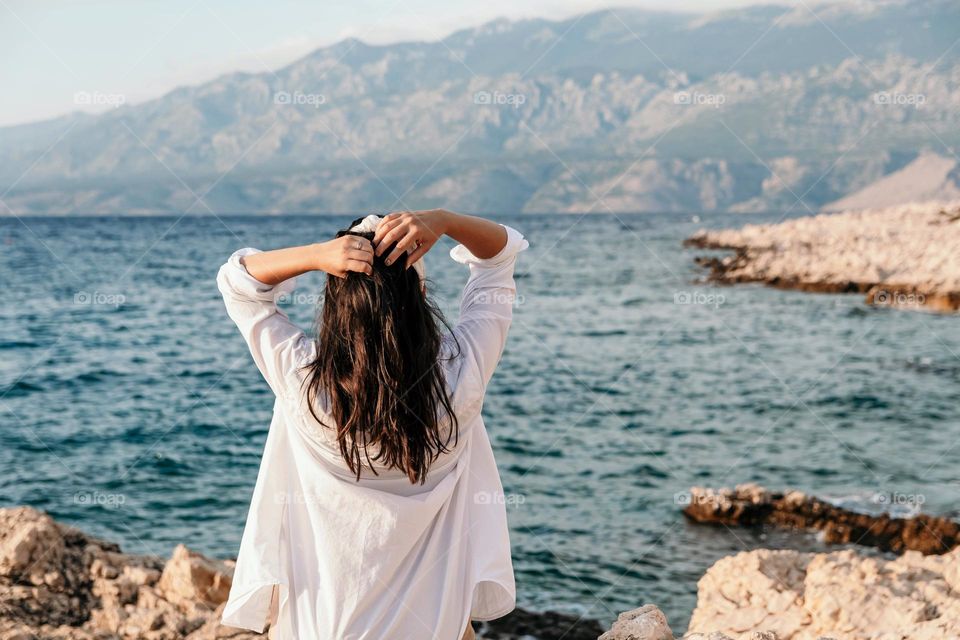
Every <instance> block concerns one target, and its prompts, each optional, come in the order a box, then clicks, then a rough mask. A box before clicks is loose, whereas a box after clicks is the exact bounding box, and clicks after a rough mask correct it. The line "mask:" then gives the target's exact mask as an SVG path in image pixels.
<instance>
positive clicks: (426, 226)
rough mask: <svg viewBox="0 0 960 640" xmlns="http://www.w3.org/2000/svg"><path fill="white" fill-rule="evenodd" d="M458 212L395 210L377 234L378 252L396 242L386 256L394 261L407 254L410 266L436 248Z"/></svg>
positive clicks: (388, 260) (391, 261)
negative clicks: (451, 219) (397, 211)
mask: <svg viewBox="0 0 960 640" xmlns="http://www.w3.org/2000/svg"><path fill="white" fill-rule="evenodd" d="M454 215H455V214H453V213H451V212H449V211H446V210H445V209H429V210H427V211H404V212H402V213H391V214H389V215H387V216H385V217H384V218H383V220H382V221H381V222H380V225H379V226H378V227H377V233H376V235H375V236H374V237H373V243H374V244H375V245H376V247H377V255H383V253H384V252H385V251H386V250H387V249H389V248H390V247H392V246H393V245H394V243H396V247H395V248H394V250H393V251H392V252H390V255H388V256H387V257H386V259H385V262H386V263H387V264H388V265H391V264H393V263H394V262H395V261H396V260H397V259H399V258H400V257H401V256H402V255H404V254H406V255H407V262H406V265H405V266H407V267H409V266H410V265H412V264H413V263H414V262H416V261H417V260H419V259H420V258H422V257H423V256H424V255H425V254H426V253H427V251H430V249H431V248H433V245H435V244H436V243H437V240H439V239H440V236H442V235H443V234H444V233H445V232H446V227H447V222H448V220H449V218H450V217H451V216H454Z"/></svg>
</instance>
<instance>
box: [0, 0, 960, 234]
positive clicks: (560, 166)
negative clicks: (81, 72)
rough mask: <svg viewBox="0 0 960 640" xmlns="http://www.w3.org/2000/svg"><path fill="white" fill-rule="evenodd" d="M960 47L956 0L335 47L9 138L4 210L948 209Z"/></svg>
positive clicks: (18, 130)
mask: <svg viewBox="0 0 960 640" xmlns="http://www.w3.org/2000/svg"><path fill="white" fill-rule="evenodd" d="M958 38H960V3H958V2H956V1H955V0H930V1H925V2H919V1H916V2H911V1H907V0H879V1H862V2H861V1H850V2H842V3H814V2H812V1H807V2H805V1H804V0H800V2H799V3H798V4H796V5H791V6H776V5H765V6H753V7H747V8H743V9H736V10H730V11H724V12H720V13H710V14H702V15H694V14H688V13H672V12H654V11H647V10H639V9H625V8H624V9H616V8H614V9H607V10H603V11H597V12H593V13H587V14H584V15H580V16H576V17H573V18H570V19H566V20H562V21H550V20H546V19H529V20H520V21H507V20H496V21H493V22H490V23H487V24H484V25H482V26H480V27H477V28H472V29H466V30H462V31H458V32H456V33H453V34H452V35H450V36H448V37H446V38H444V39H442V40H439V41H435V42H402V43H396V44H389V45H378V46H374V45H370V44H366V43H364V42H361V41H359V40H355V39H351V40H345V41H342V42H339V43H336V44H334V45H332V46H329V47H324V48H321V49H318V50H316V51H314V52H313V53H311V54H309V55H307V56H305V57H303V58H302V59H300V60H297V61H296V62H294V63H292V64H290V65H288V66H286V67H283V68H281V69H277V70H275V71H273V72H264V73H257V74H252V73H236V74H231V75H226V76H223V77H220V78H218V79H216V80H214V81H211V82H208V83H205V84H201V85H198V86H192V87H182V88H178V89H176V90H174V91H171V92H170V93H168V94H166V95H164V96H162V97H160V98H157V99H155V100H151V101H149V102H145V103H142V104H136V105H123V106H120V107H118V108H116V109H112V110H110V111H109V112H106V113H103V114H99V115H88V114H83V113H75V114H71V115H69V116H65V117H62V118H58V119H55V120H50V121H46V122H40V123H34V124H27V125H19V126H13V127H5V128H0V193H3V190H6V193H5V194H4V195H3V196H2V201H3V203H4V204H5V205H6V206H5V207H0V212H4V213H11V212H12V213H15V214H17V215H31V214H70V213H81V214H83V213H90V214H122V215H127V214H150V213H183V212H187V213H197V214H204V213H217V214H221V213H245V212H263V213H286V212H316V213H346V212H350V213H355V212H366V211H383V210H395V209H418V208H426V207H433V206H446V207H449V208H455V209H459V210H463V211H468V212H477V213H503V212H557V213H582V212H601V213H602V212H610V211H613V212H644V211H658V212H671V211H676V212H698V211H719V210H723V211H741V212H752V211H769V210H780V211H788V210H797V211H816V210H820V209H832V208H840V207H847V206H861V205H863V206H873V205H874V204H894V203H896V202H899V201H906V200H911V199H914V198H918V197H923V198H937V197H956V194H957V193H958V190H960V187H958V184H960V162H958V160H957V157H956V155H955V152H954V151H953V149H955V148H956V147H957V145H958V144H960V43H958V42H957V39H958ZM96 98H97V94H96V93H95V92H91V93H84V94H83V95H80V94H78V100H79V101H84V100H93V99H96ZM7 185H12V188H7Z"/></svg>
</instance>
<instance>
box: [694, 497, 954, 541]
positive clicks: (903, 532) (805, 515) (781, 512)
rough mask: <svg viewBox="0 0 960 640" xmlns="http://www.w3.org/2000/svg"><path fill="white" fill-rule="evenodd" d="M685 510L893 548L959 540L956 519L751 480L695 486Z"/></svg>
mask: <svg viewBox="0 0 960 640" xmlns="http://www.w3.org/2000/svg"><path fill="white" fill-rule="evenodd" d="M683 513H684V515H686V516H687V517H688V518H690V519H692V520H694V521H696V522H700V523H705V524H717V525H726V526H744V527H756V526H763V525H770V526H777V527H787V528H792V529H807V530H816V531H822V532H823V535H824V538H825V540H826V541H827V542H830V543H837V544H846V543H854V544H862V545H867V546H872V547H877V548H879V549H882V550H883V551H893V552H896V553H902V552H904V551H908V550H912V551H919V552H921V553H924V554H936V553H946V552H948V551H950V550H951V549H954V548H956V547H957V546H958V545H960V524H958V523H956V522H954V521H952V520H950V519H948V518H938V517H934V516H929V515H925V514H919V515H916V516H914V517H912V518H893V517H891V516H889V515H887V514H881V515H878V516H874V515H870V514H865V513H857V512H854V511H850V510H848V509H843V508H841V507H837V506H834V505H832V504H830V503H829V502H826V501H824V500H820V499H818V498H815V497H813V496H808V495H806V494H804V493H801V492H800V491H788V492H785V493H780V492H774V491H767V490H766V489H764V488H763V487H760V486H758V485H755V484H742V485H738V486H737V487H736V488H734V489H716V490H715V489H704V488H701V487H694V488H692V489H691V490H690V495H689V503H688V504H687V506H686V507H685V508H684V510H683Z"/></svg>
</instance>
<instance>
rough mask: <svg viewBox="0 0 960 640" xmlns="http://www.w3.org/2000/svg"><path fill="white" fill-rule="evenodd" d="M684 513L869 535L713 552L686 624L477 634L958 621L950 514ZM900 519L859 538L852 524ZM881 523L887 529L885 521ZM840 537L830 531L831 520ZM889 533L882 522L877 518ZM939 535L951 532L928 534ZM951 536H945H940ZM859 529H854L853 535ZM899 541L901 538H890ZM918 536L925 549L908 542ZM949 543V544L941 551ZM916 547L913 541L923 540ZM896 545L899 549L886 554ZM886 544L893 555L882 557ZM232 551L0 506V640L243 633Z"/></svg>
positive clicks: (582, 635) (762, 502) (624, 635)
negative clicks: (99, 530) (809, 548)
mask: <svg viewBox="0 0 960 640" xmlns="http://www.w3.org/2000/svg"><path fill="white" fill-rule="evenodd" d="M690 495H691V502H690V504H689V505H688V507H687V508H686V509H685V515H686V516H687V517H688V518H690V519H691V520H693V521H694V522H698V523H705V524H710V525H719V526H726V527H730V526H747V527H758V526H777V527H785V528H789V529H809V528H815V529H819V530H821V531H826V532H827V535H826V538H827V542H863V543H867V544H873V545H874V546H877V547H878V548H879V549H881V550H882V551H886V552H887V554H886V555H885V556H878V555H877V554H876V553H872V554H871V553H861V552H859V551H857V550H855V549H851V548H846V549H842V550H837V551H829V552H823V553H806V552H799V551H795V550H789V549H787V550H775V549H756V550H753V551H744V552H741V553H737V554H735V555H731V556H726V557H723V558H720V559H719V560H718V561H717V562H715V563H714V564H713V566H711V567H710V568H709V569H708V570H707V571H706V573H705V574H704V575H703V576H702V577H701V579H700V580H699V582H698V584H697V604H696V608H695V610H694V612H693V615H692V617H691V620H690V625H689V628H688V629H687V632H686V634H685V635H683V636H674V635H673V632H672V630H671V629H670V627H669V624H668V622H667V619H666V616H665V615H664V614H663V612H662V611H660V609H658V608H657V607H656V606H655V605H653V604H645V605H643V606H641V607H639V608H637V609H634V610H631V611H627V612H625V613H622V614H621V615H620V616H619V617H618V619H617V620H616V621H615V622H614V623H613V625H612V627H611V628H610V629H609V630H608V631H606V632H604V630H603V627H602V626H601V625H600V623H599V622H597V621H595V620H589V619H583V618H577V617H576V616H571V615H568V614H562V613H556V612H542V613H538V612H530V611H525V610H523V609H517V610H516V611H514V612H513V613H511V614H509V615H508V616H506V617H504V618H501V619H499V620H496V621H492V622H488V623H482V624H476V623H475V628H477V630H478V638H481V639H487V640H531V639H533V640H537V639H539V640H549V639H555V638H560V637H562V638H564V640H588V639H592V638H597V637H599V638H600V639H601V640H674V638H675V637H677V638H679V637H682V638H683V639H684V640H746V639H748V638H749V639H750V640H815V639H819V638H832V639H834V640H866V639H867V638H871V639H872V638H880V637H884V638H886V637H890V638H901V637H910V638H912V639H929V640H934V639H943V638H956V637H957V636H956V635H950V633H954V634H956V631H955V630H957V629H960V539H958V538H957V537H956V534H957V533H958V532H960V525H958V524H957V523H956V522H953V521H952V520H949V519H946V518H935V517H931V516H914V517H912V518H903V519H896V518H890V517H888V516H885V515H880V516H869V515H863V514H854V513H853V512H849V511H846V510H844V509H841V508H839V507H835V506H831V505H830V504H829V503H826V502H824V501H822V500H819V499H817V498H814V497H811V496H805V495H804V494H800V493H799V492H795V491H787V492H771V491H767V490H766V489H763V488H762V487H758V486H756V485H740V486H738V487H736V488H735V489H732V490H730V489H719V490H712V489H700V488H693V489H692V490H691V492H690ZM858 515H859V516H862V517H864V518H867V519H868V520H865V521H862V522H860V525H861V528H862V526H864V525H865V526H866V527H867V532H870V530H871V529H872V528H873V524H871V523H877V522H879V523H881V524H882V523H886V525H889V524H890V522H891V521H899V523H898V524H896V526H895V527H894V529H895V530H896V531H897V532H902V531H914V532H917V531H921V530H922V529H929V530H930V532H931V536H928V537H926V538H924V539H923V540H919V541H916V540H914V541H912V542H911V538H910V537H909V536H907V537H904V536H902V535H894V536H891V537H890V538H882V536H881V537H879V538H877V537H875V538H863V539H859V540H852V539H851V537H850V536H852V535H856V534H859V533H861V530H860V529H857V528H856V527H851V526H850V518H851V517H853V516H858ZM881 529H883V527H881ZM831 530H832V531H834V532H838V531H839V532H840V533H842V534H844V536H845V537H844V536H840V537H839V538H837V537H834V538H833V539H831V534H830V533H829V532H830V531H831ZM883 530H885V531H887V532H888V533H889V531H890V527H889V526H887V528H886V529H883ZM938 535H944V536H947V537H948V538H949V539H948V540H943V539H940V540H939V544H934V543H933V542H931V541H932V540H934V539H936V538H937V537H938ZM951 535H953V536H954V537H952V538H951V537H949V536H951ZM861 537H862V536H861ZM897 541H900V542H899V543H898V542H897ZM917 548H919V549H921V550H916V549H917ZM948 549H949V550H948ZM921 551H923V553H922V552H921ZM897 552H902V553H900V554H899V555H895V554H896V553H897ZM891 556H893V557H891ZM233 566H234V565H233V562H232V561H230V560H215V559H211V558H207V557H205V556H203V555H201V554H199V553H196V552H193V551H190V550H189V549H188V548H187V547H186V546H184V545H182V544H181V545H178V546H177V547H176V548H175V549H174V551H173V553H172V556H171V558H170V559H168V560H164V559H163V558H159V557H156V556H142V555H135V554H126V553H123V552H122V551H121V550H120V547H119V546H118V545H116V544H114V543H111V542H107V541H104V540H100V539H97V538H94V537H91V536H88V535H86V534H85V533H83V532H82V531H80V530H78V529H75V528H73V527H70V526H67V525H64V524H61V523H58V522H56V521H55V520H53V518H51V517H50V516H49V515H47V514H45V513H43V512H41V511H38V510H36V509H33V508H32V507H14V508H5V509H0V640H28V639H30V638H37V637H40V638H50V639H58V640H133V639H135V638H137V639H138V638H143V639H146V640H181V639H182V640H216V639H224V638H231V639H234V640H250V639H253V638H265V637H267V636H266V635H265V634H259V633H254V632H250V631H244V630H240V629H234V628H230V627H224V626H222V625H220V624H219V619H220V615H221V612H222V610H223V606H224V603H225V601H226V599H227V595H228V594H229V590H230V585H231V580H232V575H233Z"/></svg>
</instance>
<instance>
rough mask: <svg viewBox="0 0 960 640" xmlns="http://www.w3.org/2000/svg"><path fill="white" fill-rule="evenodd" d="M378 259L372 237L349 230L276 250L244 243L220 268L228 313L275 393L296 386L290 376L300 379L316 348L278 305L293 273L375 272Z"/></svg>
mask: <svg viewBox="0 0 960 640" xmlns="http://www.w3.org/2000/svg"><path fill="white" fill-rule="evenodd" d="M372 262H373V247H372V245H371V244H370V241H369V240H366V239H365V238H361V237H358V236H350V235H347V236H343V237H340V238H337V239H335V240H330V241H329V242H323V243H318V244H312V245H305V246H302V247H291V248H288V249H277V250H275V251H263V252H260V251H256V250H254V249H242V250H240V251H237V252H236V253H234V254H233V255H232V256H231V257H230V259H229V260H228V261H227V263H226V264H224V265H223V266H222V267H221V268H220V273H219V274H218V275H217V286H218V287H219V289H220V292H221V293H222V294H223V301H224V304H225V305H226V308H227V314H228V315H229V316H230V318H231V319H232V320H233V321H234V322H235V323H236V325H237V328H238V329H239V330H240V333H241V335H242V336H243V339H244V341H246V343H247V346H248V347H249V348H250V354H251V355H252V356H253V360H254V362H255V363H256V365H257V368H258V369H259V370H260V372H261V373H262V374H263V377H264V379H266V381H267V383H268V384H269V385H270V388H271V389H273V392H274V393H275V394H277V395H278V396H280V395H282V394H285V393H286V392H287V391H288V390H291V389H293V388H294V387H293V386H292V385H291V384H288V381H289V382H292V383H296V384H298V381H297V380H296V378H295V374H296V373H297V371H298V369H299V367H300V366H302V365H303V364H304V363H305V360H306V359H307V358H308V357H310V354H311V343H310V341H309V340H307V338H306V336H305V335H304V333H303V331H302V330H301V329H300V328H299V327H298V326H296V325H295V324H293V322H291V321H290V319H289V318H288V317H287V315H286V314H285V313H284V312H283V311H281V310H280V309H279V308H278V307H277V299H278V298H279V297H280V296H281V295H283V294H284V293H287V292H289V291H291V290H292V289H293V286H294V282H293V279H294V278H296V277H297V276H299V275H301V274H304V273H307V272H309V271H318V270H321V271H325V272H327V273H329V274H331V275H334V276H337V277H344V276H345V275H346V274H347V272H349V271H359V272H367V273H369V272H370V270H371V269H372V266H371V265H372ZM292 376H293V377H292Z"/></svg>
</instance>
